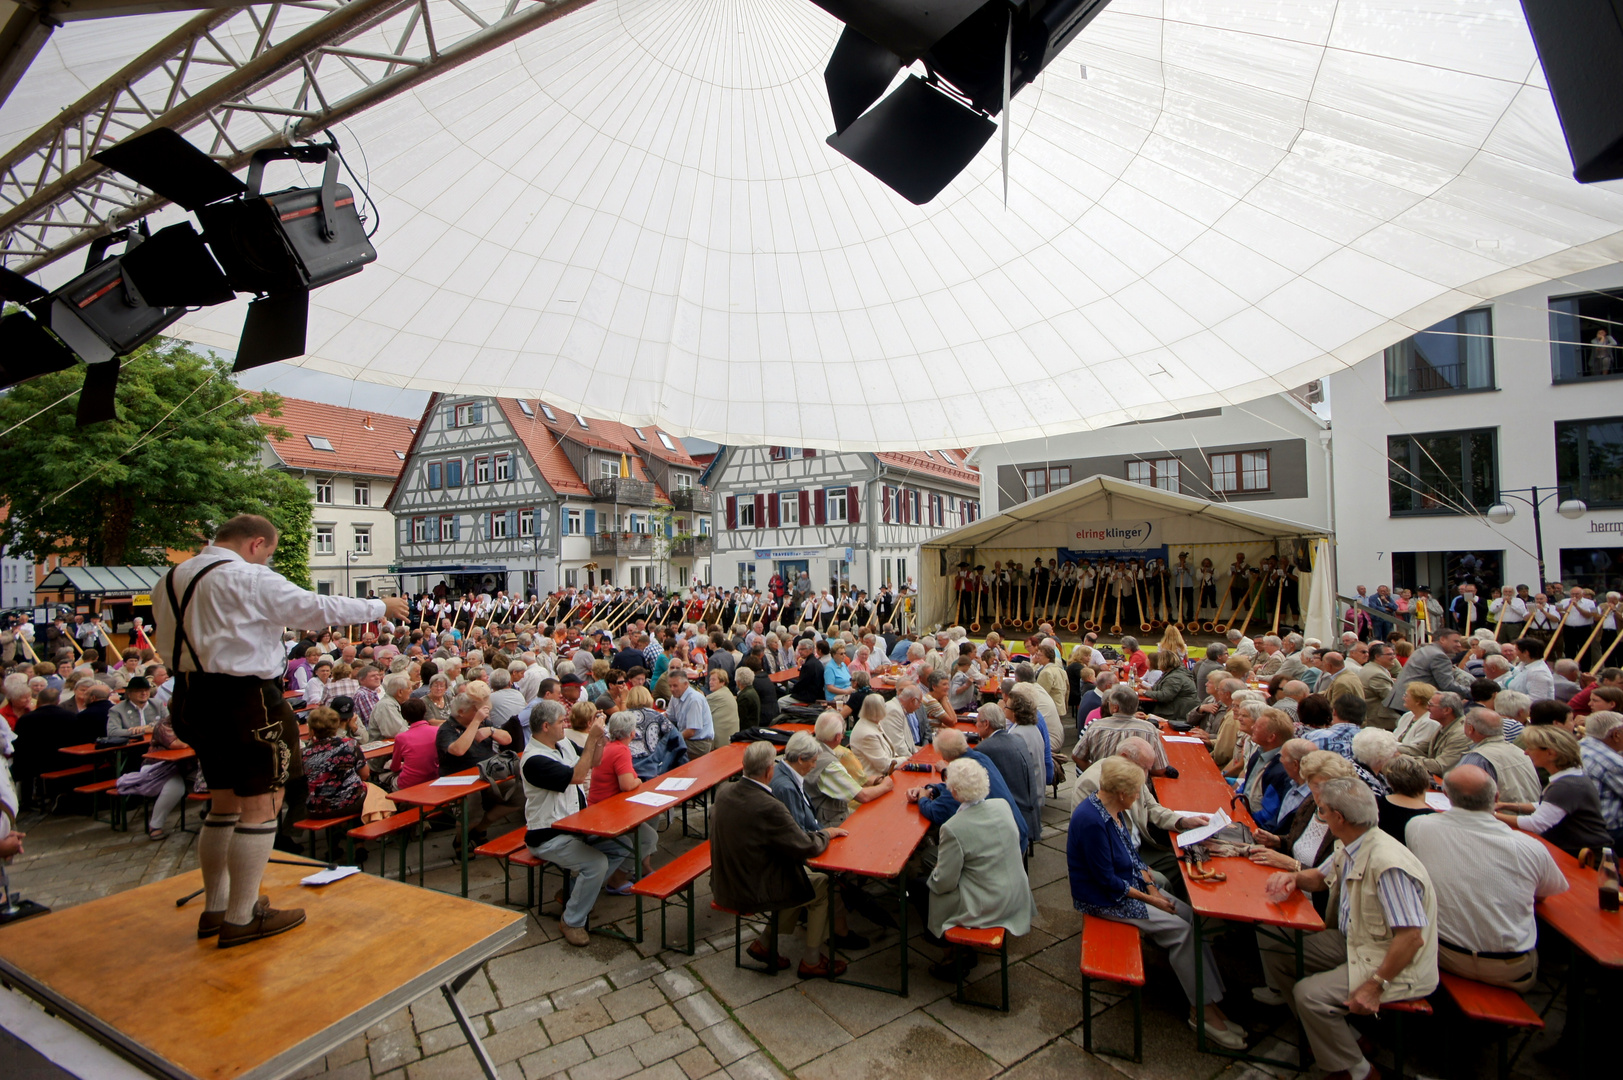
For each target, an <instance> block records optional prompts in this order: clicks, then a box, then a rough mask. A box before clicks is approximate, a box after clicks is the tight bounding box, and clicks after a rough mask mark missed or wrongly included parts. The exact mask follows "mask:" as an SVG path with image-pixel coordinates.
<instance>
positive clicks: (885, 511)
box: [879, 485, 894, 525]
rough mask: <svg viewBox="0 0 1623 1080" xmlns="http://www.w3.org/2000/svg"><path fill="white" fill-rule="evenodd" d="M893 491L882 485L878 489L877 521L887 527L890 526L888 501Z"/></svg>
mask: <svg viewBox="0 0 1623 1080" xmlns="http://www.w3.org/2000/svg"><path fill="white" fill-rule="evenodd" d="M893 490H894V489H893V488H891V487H890V486H889V485H882V486H881V487H880V488H879V520H880V521H883V522H884V523H885V524H887V525H888V524H890V517H891V513H890V500H891V492H892V491H893Z"/></svg>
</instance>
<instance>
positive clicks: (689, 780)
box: [654, 776, 693, 791]
mask: <svg viewBox="0 0 1623 1080" xmlns="http://www.w3.org/2000/svg"><path fill="white" fill-rule="evenodd" d="M692 786H693V777H691V776H672V777H670V778H669V779H666V780H661V781H660V782H659V786H658V787H657V788H655V789H654V790H655V791H686V790H687V789H688V788H690V787H692Z"/></svg>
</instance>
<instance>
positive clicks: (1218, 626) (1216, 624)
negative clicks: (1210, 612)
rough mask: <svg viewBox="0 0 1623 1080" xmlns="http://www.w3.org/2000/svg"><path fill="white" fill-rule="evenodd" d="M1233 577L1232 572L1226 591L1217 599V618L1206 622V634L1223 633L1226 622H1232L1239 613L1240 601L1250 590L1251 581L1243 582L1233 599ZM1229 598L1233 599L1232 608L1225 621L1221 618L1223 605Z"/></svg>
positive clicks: (1226, 625)
mask: <svg viewBox="0 0 1623 1080" xmlns="http://www.w3.org/2000/svg"><path fill="white" fill-rule="evenodd" d="M1235 578H1236V575H1234V574H1230V575H1229V587H1228V591H1227V592H1225V593H1224V594H1223V595H1222V596H1220V597H1219V598H1218V600H1217V618H1215V619H1213V620H1212V621H1211V622H1209V623H1207V624H1206V632H1207V633H1208V634H1210V633H1218V634H1221V633H1224V632H1225V631H1227V630H1228V628H1229V626H1228V624H1229V623H1230V622H1233V621H1234V618H1235V616H1237V615H1239V614H1240V604H1241V602H1242V601H1244V600H1245V598H1246V594H1248V593H1249V592H1250V591H1251V583H1250V582H1245V583H1244V584H1243V587H1242V588H1241V589H1240V595H1239V598H1238V599H1234V581H1235ZM1231 599H1234V610H1233V611H1231V612H1229V617H1228V619H1227V620H1226V621H1225V620H1224V618H1223V605H1225V604H1227V603H1228V602H1229V600H1231Z"/></svg>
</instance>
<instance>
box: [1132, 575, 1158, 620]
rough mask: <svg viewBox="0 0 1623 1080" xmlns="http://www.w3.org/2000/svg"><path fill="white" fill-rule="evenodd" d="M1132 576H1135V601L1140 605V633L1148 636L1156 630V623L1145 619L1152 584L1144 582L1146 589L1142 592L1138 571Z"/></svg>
mask: <svg viewBox="0 0 1623 1080" xmlns="http://www.w3.org/2000/svg"><path fill="white" fill-rule="evenodd" d="M1132 574H1133V600H1134V601H1135V602H1136V603H1137V604H1138V630H1139V633H1141V634H1147V633H1149V632H1150V631H1151V630H1154V629H1155V623H1154V622H1152V621H1151V620H1149V619H1146V618H1145V617H1144V603H1145V600H1146V599H1147V598H1148V597H1149V592H1150V584H1149V582H1147V581H1146V582H1143V583H1142V584H1143V586H1144V587H1143V589H1142V590H1141V589H1140V588H1139V585H1140V582H1139V580H1138V571H1137V570H1134V571H1132Z"/></svg>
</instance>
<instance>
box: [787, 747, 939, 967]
mask: <svg viewBox="0 0 1623 1080" xmlns="http://www.w3.org/2000/svg"><path fill="white" fill-rule="evenodd" d="M910 763H922V764H928V765H935V766H940V764H941V755H940V754H938V753H936V751H935V747H933V746H926V747H924V748H923V749H921V750H920V751H919V752H918V753H916V754H914V755H913V757H912V758H911V759H910ZM891 778H892V779H893V780H894V781H895V783H896V786H895V787H894V788H892V789H891V790H890V791H888V792H886V793H885V794H883V795H881V796H879V798H877V799H875V800H873V801H872V802H868V803H863V804H862V805H861V806H859V807H857V809H856V810H855V811H854V812H853V813H852V814H851V816H850V817H848V818H846V819H845V821H844V823H843V824H842V825H841V828H843V829H845V830H846V831H847V832H848V833H849V834H850V835H849V836H840V837H835V838H834V839H833V840H831V841H830V842H829V845H828V847H827V848H826V849H824V851H823V853H822V854H821V855H818V856H816V857H815V858H811V859H807V860H806V865H807V866H808V867H810V868H811V869H813V870H821V871H823V872H825V873H830V874H861V875H862V876H863V877H872V878H885V879H893V880H894V881H895V882H896V905H897V920H898V922H899V924H900V927H901V929H900V931H899V945H898V947H899V948H900V949H901V964H902V976H901V977H902V985H901V989H900V990H894V989H892V988H890V987H888V986H875V985H873V984H871V983H863V982H855V981H853V980H848V979H839V980H836V981H837V982H850V983H851V985H853V986H861V987H865V988H867V989H869V990H882V991H884V992H885V993H887V994H899V995H901V996H902V997H906V996H907V959H908V953H907V949H908V941H907V908H908V903H907V873H906V871H907V864H908V861H909V860H910V859H912V857H913V852H914V851H915V850H917V848H918V846H919V843H920V842H921V841H923V839H924V836H925V834H926V833H928V832H929V831H930V823H929V821H927V820H926V819H925V817H924V815H923V814H921V813H919V808H918V805H917V804H916V803H912V802H909V801H908V799H907V793H908V792H909V791H912V790H913V789H914V788H918V787H923V786H924V785H925V784H928V783H932V782H936V781H939V780H940V779H941V776H940V774H939V773H938V772H933V771H932V772H904V771H903V770H901V769H897V770H895V771H894V772H892V773H891ZM829 949H830V955H834V953H835V951H836V950H834V947H833V946H832V945H830V946H829Z"/></svg>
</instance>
